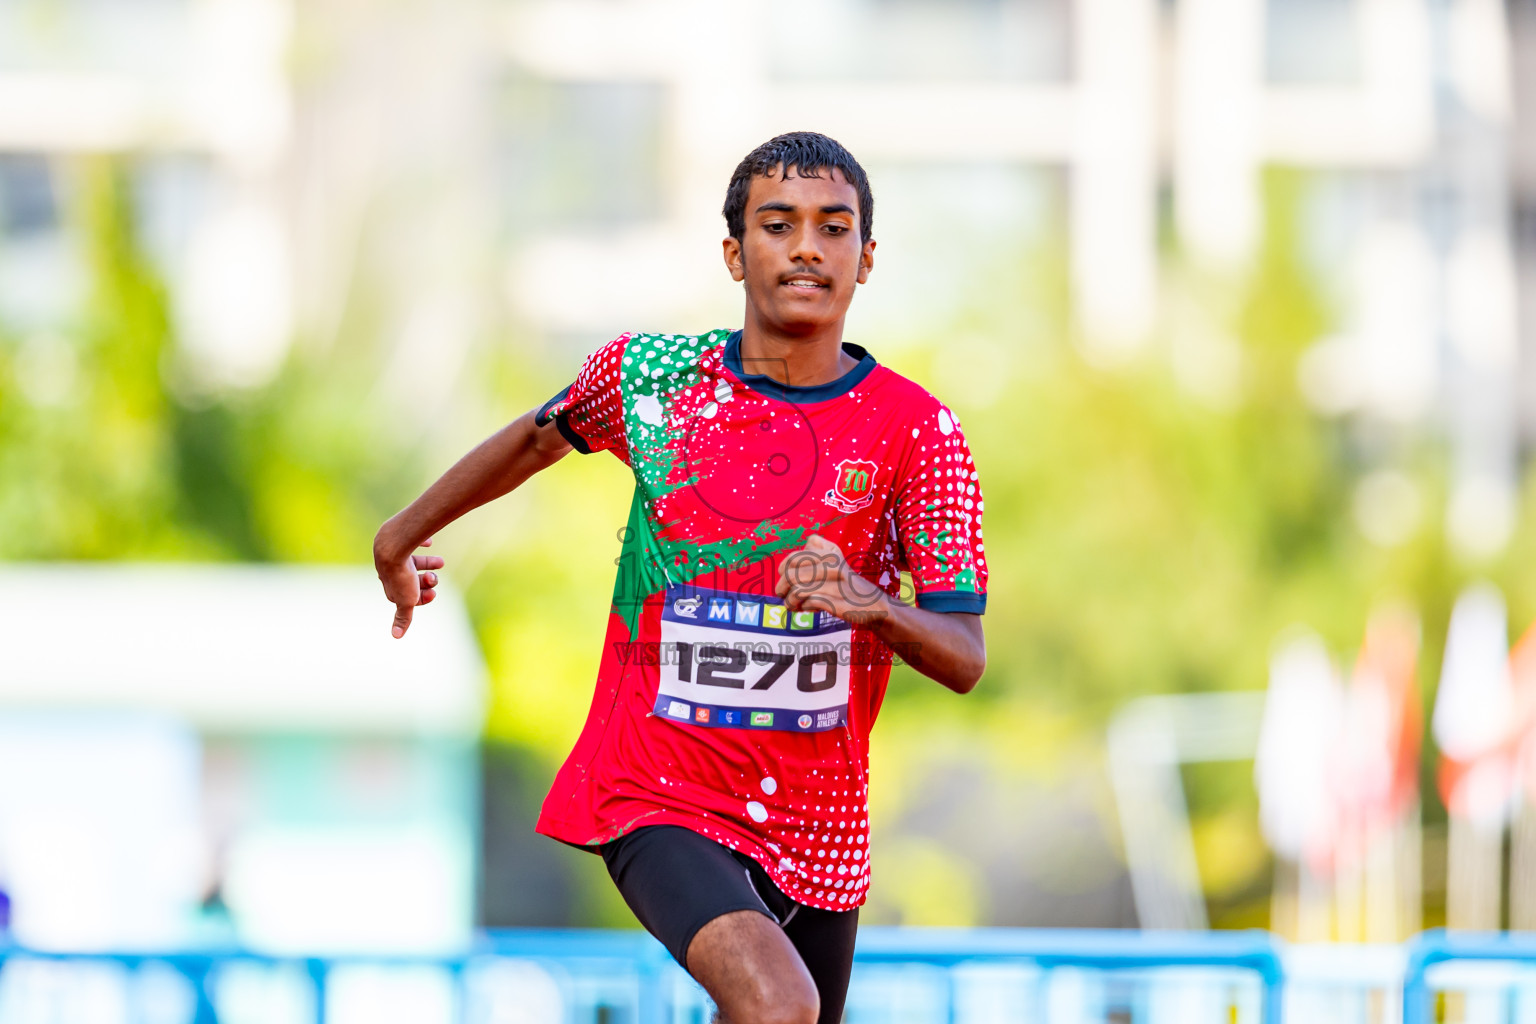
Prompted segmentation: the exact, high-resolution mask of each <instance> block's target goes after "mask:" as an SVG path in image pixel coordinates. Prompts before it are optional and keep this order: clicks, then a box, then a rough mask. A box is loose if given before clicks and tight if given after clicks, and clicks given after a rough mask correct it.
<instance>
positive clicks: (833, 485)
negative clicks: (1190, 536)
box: [537, 330, 987, 910]
mask: <svg viewBox="0 0 1536 1024" xmlns="http://www.w3.org/2000/svg"><path fill="white" fill-rule="evenodd" d="M740 346H741V332H740V331H736V332H734V333H733V332H729V331H723V330H722V331H712V332H710V333H708V334H704V335H697V336H690V335H670V334H667V335H643V334H633V335H631V334H626V335H623V336H621V337H619V338H616V339H615V340H613V341H612V342H609V343H608V344H607V345H604V346H603V347H602V348H600V349H598V350H597V351H596V352H595V353H593V354H592V355H591V356H589V357H588V358H587V360H586V361H585V363H584V364H583V365H582V367H581V370H580V372H579V373H578V374H577V375H576V380H575V382H574V383H573V384H571V385H570V386H569V387H567V388H566V389H565V390H563V391H561V392H560V394H558V395H556V396H555V397H554V398H552V399H550V401H549V402H547V403H545V405H544V406H543V408H541V409H540V410H539V412H538V415H537V422H538V423H539V424H540V425H542V424H545V423H548V422H549V421H550V420H551V419H553V420H554V421H555V423H556V424H557V426H558V428H559V430H560V432H561V434H563V435H564V436H565V438H566V439H567V440H568V441H570V443H571V444H572V446H573V447H575V448H576V449H577V450H578V451H580V452H584V453H590V452H595V451H600V450H603V449H606V450H608V451H611V452H613V453H614V454H615V455H616V456H618V458H619V459H621V460H622V461H623V462H624V463H625V464H626V465H628V466H629V467H630V469H631V470H632V471H633V473H634V477H635V492H634V498H633V500H632V503H631V506H630V512H629V523H628V526H627V527H626V529H625V531H624V533H623V535H622V536H623V537H624V546H623V550H622V553H621V555H620V558H619V572H618V580H617V583H616V585H615V587H614V596H613V607H612V610H611V612H610V613H609V616H608V629H607V636H606V638H605V642H604V646H603V654H602V662H601V667H600V668H599V670H598V678H597V688H596V692H595V693H594V694H593V697H592V707H591V710H590V711H589V713H588V715H587V721H586V725H585V727H584V728H583V730H582V733H581V737H580V738H579V739H578V740H577V742H576V746H575V749H574V750H573V751H572V752H571V755H570V757H569V758H567V759H566V762H565V764H564V765H563V766H562V767H561V769H560V772H559V774H558V775H557V776H556V777H555V783H554V786H553V788H552V789H551V790H550V792H549V795H548V797H546V798H545V801H544V807H543V811H542V813H541V815H540V817H539V824H538V830H539V831H540V832H542V833H544V834H545V835H549V836H552V837H554V838H556V839H560V840H564V841H565V842H568V843H573V844H576V845H581V846H592V845H595V844H599V843H603V842H607V841H608V840H611V839H615V838H617V837H618V836H621V835H623V834H625V833H626V832H628V831H629V830H631V829H633V828H636V827H638V826H641V825H681V826H684V827H686V828H690V829H692V830H694V831H695V832H698V833H700V834H701V835H704V836H707V837H708V838H710V839H713V840H715V841H716V842H719V843H721V844H723V845H724V846H727V847H729V848H730V849H733V850H738V851H740V852H742V853H744V854H746V855H748V856H750V857H752V858H753V859H754V860H756V861H757V862H758V863H760V864H762V866H763V867H764V869H765V870H766V871H767V872H768V874H769V876H770V877H771V878H772V879H773V880H774V882H775V884H777V885H778V886H779V888H780V889H782V890H783V891H784V893H785V894H786V895H788V896H790V897H791V898H793V899H795V900H798V901H799V902H801V903H805V904H807V905H809V906H815V907H822V908H825V909H829V910H846V909H849V908H851V907H856V906H859V905H860V904H862V903H863V902H864V895H865V891H866V890H867V888H868V885H869V845H868V840H869V806H868V791H869V790H868V770H869V756H868V739H869V730H870V727H871V726H872V725H873V724H874V721H875V716H876V715H877V714H878V713H879V710H880V702H881V700H882V699H883V698H884V696H885V686H886V681H887V679H888V678H889V677H890V670H891V660H892V652H891V650H890V649H889V648H888V647H887V646H886V645H885V644H884V643H883V642H882V641H880V640H879V639H878V638H877V637H876V636H875V635H874V634H873V633H872V632H870V631H869V630H866V629H860V628H855V627H852V626H850V625H849V624H848V623H846V622H844V621H843V620H841V619H838V618H835V617H834V616H832V615H831V614H830V613H827V612H791V611H789V609H788V608H786V607H785V605H784V602H783V601H782V600H780V599H779V598H777V597H775V596H774V588H775V585H776V584H777V582H778V578H779V567H780V564H781V562H782V561H783V560H784V558H786V557H787V556H788V555H789V554H790V553H792V552H794V551H796V550H798V549H800V548H801V547H803V546H804V544H805V540H806V538H807V537H809V536H810V535H811V534H813V533H815V534H819V535H820V536H822V537H824V538H826V539H827V540H830V541H832V542H833V543H835V544H837V545H838V546H839V547H840V548H841V549H842V551H843V553H844V555H845V556H846V558H847V560H848V562H849V564H850V565H851V566H852V568H853V569H854V571H855V572H857V573H858V574H859V575H860V576H861V577H862V578H863V579H865V580H867V581H869V583H870V584H872V585H873V587H878V588H880V589H881V590H884V591H885V592H886V593H888V594H890V595H892V596H893V597H895V596H899V595H900V592H901V579H900V575H901V573H903V572H905V573H908V574H909V577H910V581H911V588H912V592H913V593H914V594H915V600H916V603H917V605H918V607H920V608H925V609H928V610H931V611H938V612H970V613H975V614H980V613H982V612H983V611H984V610H985V608H986V583H987V568H986V557H985V552H984V548H983V546H982V538H981V513H982V499H981V485H980V483H979V482H978V478H977V473H976V467H975V464H974V463H973V462H972V459H971V453H970V450H969V448H968V447H967V446H966V443H965V436H964V435H963V434H962V433H961V430H960V421H959V419H958V417H956V416H955V414H954V413H953V412H951V411H950V410H949V409H948V408H946V407H945V406H944V405H943V404H941V403H940V402H939V401H938V399H936V398H934V397H933V396H932V395H930V394H929V393H928V392H926V391H924V390H923V389H922V388H920V387H918V386H917V385H916V384H914V383H912V382H911V381H909V380H907V379H906V378H904V377H902V376H900V375H899V374H897V373H894V372H892V371H891V370H889V369H887V368H885V367H883V366H880V365H878V364H877V363H876V362H875V360H874V358H873V357H872V356H870V355H869V354H868V353H866V352H865V351H864V350H863V349H862V348H860V347H859V346H857V345H852V344H845V345H844V346H843V350H844V351H845V352H847V353H848V354H849V355H850V356H852V357H853V358H855V359H857V360H858V365H857V366H856V367H855V368H854V369H852V370H850V371H848V373H846V374H844V375H843V376H842V377H840V378H839V379H837V380H835V381H832V382H831V383H829V384H822V385H816V386H812V387H801V386H793V385H786V384H781V383H779V382H778V381H776V380H774V379H773V378H772V377H771V376H769V375H767V374H766V373H756V372H748V371H751V370H754V369H759V368H758V367H745V368H744V367H743V366H742V362H741V348H740ZM897 653H899V652H897Z"/></svg>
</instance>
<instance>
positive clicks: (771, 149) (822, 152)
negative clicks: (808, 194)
mask: <svg viewBox="0 0 1536 1024" xmlns="http://www.w3.org/2000/svg"><path fill="white" fill-rule="evenodd" d="M791 167H793V168H794V169H795V171H796V172H797V173H796V176H797V177H801V178H819V177H821V175H820V174H818V173H817V172H818V171H820V170H822V169H824V168H828V167H831V168H836V169H837V170H839V171H841V172H842V173H843V177H844V179H846V180H847V182H848V183H849V184H850V185H852V186H853V187H854V190H855V191H856V192H858V194H859V233H860V234H861V235H862V236H863V240H864V241H866V242H867V241H869V239H870V235H871V233H872V232H873V230H874V224H875V195H874V193H873V192H871V191H870V190H869V175H867V174H865V173H864V168H862V167H860V166H859V162H858V161H857V160H855V159H854V158H853V154H852V153H850V152H848V151H847V150H846V149H844V148H843V146H842V144H841V143H840V142H838V141H837V140H836V139H831V138H828V137H827V136H825V135H822V134H820V133H818V132H787V133H785V134H784V135H776V136H774V137H773V138H771V139H769V140H768V141H767V142H765V143H763V144H762V145H761V146H758V147H757V148H756V149H754V150H753V151H752V152H750V153H748V154H747V155H746V156H745V157H744V158H743V159H742V161H741V163H739V164H737V165H736V170H735V172H734V173H733V174H732V175H731V184H730V186H729V187H728V188H727V189H726V190H725V209H723V210H721V211H720V212H721V213H723V214H725V228H726V230H727V231H729V232H730V233H731V237H732V238H734V239H736V240H737V241H740V240H741V236H742V234H743V233H744V232H745V231H746V229H747V192H748V190H749V189H751V187H752V179H753V178H764V177H767V176H769V175H771V174H773V173H774V172H775V171H780V170H781V169H782V171H781V173H782V174H783V176H784V177H785V178H788V177H789V170H790V168H791Z"/></svg>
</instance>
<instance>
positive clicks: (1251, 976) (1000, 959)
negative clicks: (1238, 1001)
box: [0, 928, 1282, 1024]
mask: <svg viewBox="0 0 1536 1024" xmlns="http://www.w3.org/2000/svg"><path fill="white" fill-rule="evenodd" d="M1073 971H1080V972H1102V977H1103V978H1105V979H1111V978H1112V979H1117V981H1116V984H1119V985H1121V986H1122V987H1135V986H1142V987H1148V986H1151V987H1156V986H1157V985H1158V984H1164V983H1165V982H1166V981H1167V979H1168V978H1170V977H1173V976H1174V975H1176V974H1177V972H1179V971H1183V972H1186V974H1185V975H1184V976H1185V977H1186V980H1187V977H1188V972H1191V971H1195V972H1199V971H1206V972H1207V973H1206V974H1199V975H1198V977H1196V978H1195V983H1196V984H1199V983H1202V982H1208V981H1210V980H1211V979H1212V978H1213V977H1217V976H1218V975H1219V976H1220V977H1223V978H1225V977H1226V976H1227V975H1228V974H1232V975H1235V976H1236V977H1237V979H1238V980H1237V981H1235V982H1233V981H1230V979H1229V981H1228V982H1224V983H1223V984H1227V985H1229V987H1230V986H1232V985H1236V986H1237V987H1240V988H1242V989H1243V990H1245V991H1247V990H1250V989H1251V990H1254V996H1255V998H1254V1005H1253V1013H1252V1014H1250V1013H1248V1012H1245V1013H1244V1014H1242V1015H1241V1016H1242V1017H1243V1018H1244V1019H1252V1016H1253V1015H1257V1014H1262V1018H1263V1020H1264V1021H1265V1022H1266V1024H1278V1022H1279V1021H1280V1019H1281V1018H1280V996H1281V981H1282V977H1281V973H1282V972H1281V966H1280V958H1279V956H1278V954H1277V951H1276V948H1275V943H1274V941H1273V940H1272V939H1271V938H1270V937H1269V936H1268V935H1267V934H1266V933H1263V932H1225V933H1183V934H1179V933H1166V932H1165V933H1156V932H1129V931H1096V930H1088V929H1082V930H1028V929H963V930H962V929H897V928H866V929H863V930H861V931H860V933H859V940H858V946H857V950H856V953H855V965H854V986H853V989H854V992H853V994H854V995H855V996H858V997H859V998H855V999H851V1001H850V1006H849V1013H848V1020H849V1022H850V1024H856V1022H857V1021H882V1022H883V1021H887V1020H893V1019H901V1020H913V1021H916V1020H923V1021H943V1022H951V1024H952V1022H957V1021H972V1020H993V1019H1009V1020H1039V1021H1046V1020H1056V1019H1063V1018H1072V1024H1078V1020H1080V1019H1084V1018H1082V1017H1081V1016H1076V1015H1074V1013H1073V1012H1068V1011H1067V1010H1065V1009H1064V1008H1063V1007H1064V1004H1062V1003H1061V1002H1060V1000H1057V1001H1056V1002H1055V1003H1050V1004H1049V1005H1047V1002H1046V1001H1045V998H1046V997H1045V995H1044V994H1042V993H1046V994H1048V993H1049V992H1050V991H1051V990H1052V987H1053V983H1054V982H1056V981H1060V980H1061V978H1062V977H1065V976H1068V975H1070V973H1071V972H1073ZM1211 971H1215V972H1217V974H1216V975H1212V974H1210V973H1209V972H1211ZM1029 972H1033V973H1029ZM1223 972H1225V973H1223ZM1026 975H1027V983H1022V982H1021V983H1020V984H1012V983H1013V982H1020V979H1025V978H1026ZM1095 976H1100V975H1098V974H1096V975H1095ZM1243 979H1246V980H1243ZM1003 982H1007V983H1009V984H1002V983H1003ZM1010 985H1011V986H1012V987H1010ZM1056 987H1058V988H1059V987H1060V986H1059V985H1058V986H1056ZM1068 987H1069V988H1070V987H1071V986H1068ZM921 992H926V993H928V995H929V996H931V997H932V998H930V999H929V1000H928V1002H924V1001H923V999H921V998H914V997H913V993H921ZM988 992H990V993H992V997H993V998H994V1000H995V1001H994V1003H992V1004H984V1003H978V1001H977V1000H978V999H980V998H982V996H984V995H985V994H986V993H988ZM1029 992H1033V993H1035V994H1036V996H1038V998H1039V999H1040V1000H1042V1001H1041V1002H1040V1003H1039V1005H1037V1006H1033V1007H1032V1008H1031V1007H1020V1006H1019V1005H1017V1004H1018V1002H1019V1000H1021V999H1023V998H1025V996H1024V995H1023V993H1029ZM860 993H862V995H860ZM979 993H980V995H978V994H979ZM876 997H880V998H876ZM880 999H883V1000H884V1001H883V1002H882V1001H880ZM996 1000H1001V1002H997V1001H996ZM1005 1004H1006V1005H1005ZM1074 1005H1075V1004H1074ZM108 1006H113V1007H116V1009H114V1010H112V1011H111V1012H106V1011H104V1010H101V1008H102V1007H108ZM988 1006H993V1007H1001V1008H1002V1011H1006V1012H1001V1011H998V1012H989V1010H988ZM93 1007H94V1008H96V1009H94V1010H93V1009H92V1008H93ZM978 1007H979V1009H978ZM708 1010H709V1005H708V1002H707V998H706V997H705V996H704V993H703V991H702V990H701V989H699V988H698V986H697V985H696V984H695V983H694V982H693V981H692V979H690V978H688V976H687V975H686V974H685V973H684V972H683V971H682V970H681V969H680V968H679V967H678V966H677V965H676V964H675V963H674V962H673V961H672V959H671V957H670V956H668V954H667V953H666V951H665V950H664V949H662V947H661V946H660V945H659V944H658V943H657V942H656V941H655V940H654V939H652V938H651V937H650V936H648V935H646V934H645V933H643V932H639V931H632V932H617V931H613V932H604V931H538V930H528V931H499V932H493V933H490V934H487V935H484V936H483V937H481V939H480V940H478V941H477V943H476V944H475V947H474V948H473V949H470V950H466V951H464V952H463V953H462V954H460V955H455V956H443V957H422V956H350V957H325V958H313V957H281V956H267V955H260V954H255V953H251V952H247V951H242V950H221V951H198V952H165V953H150V952H145V953H113V954H106V953H99V954H71V953H57V952H39V951H34V950H25V949H19V948H16V947H4V946H0V1021H3V1022H4V1024H63V1022H68V1024H92V1022H93V1021H95V1020H103V1021H107V1020H110V1021H117V1022H124V1024H226V1022H230V1021H238V1022H245V1021H260V1022H263V1024H277V1022H283V1024H300V1022H302V1024H310V1022H314V1024H349V1022H350V1021H353V1020H369V1021H370V1022H373V1024H376V1022H378V1021H381V1020H387V1019H391V1018H395V1019H401V1020H411V1021H413V1022H423V1024H424V1022H427V1021H438V1020H440V1021H443V1022H445V1024H446V1022H448V1021H454V1022H458V1021H463V1022H477V1024H478V1022H480V1021H504V1020H514V1021H520V1022H521V1021H529V1022H534V1021H538V1022H542V1021H550V1022H551V1024H578V1022H597V1024H603V1022H612V1024H624V1022H628V1024H705V1022H706V1021H707V1019H708V1017H707V1014H708ZM1235 1014H1236V1010H1235V1009H1225V1008H1223V1009H1221V1011H1220V1013H1219V1014H1218V1015H1217V1016H1218V1017H1219V1019H1220V1020H1222V1021H1226V1020H1228V1019H1231V1018H1233V1016H1234V1015H1235ZM1104 1015H1105V1013H1104V1012H1103V1010H1102V1007H1101V1012H1100V1013H1099V1017H1100V1019H1102V1018H1103V1016H1104ZM1178 1016H1179V1015H1178V1014H1177V1013H1176V1012H1175V1013H1172V1014H1169V1013H1163V1014H1161V1017H1162V1018H1163V1019H1168V1018H1170V1017H1172V1018H1174V1019H1177V1017H1178ZM1130 1017H1131V1018H1132V1019H1133V1020H1136V1021H1138V1022H1139V1021H1141V1020H1142V1019H1145V1018H1146V1017H1150V1018H1158V1017H1159V1015H1158V1014H1153V1013H1147V1014H1145V1015H1144V1014H1142V1013H1136V1012H1133V1013H1130Z"/></svg>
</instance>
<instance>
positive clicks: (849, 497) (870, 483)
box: [821, 459, 876, 513]
mask: <svg viewBox="0 0 1536 1024" xmlns="http://www.w3.org/2000/svg"><path fill="white" fill-rule="evenodd" d="M875 470H876V467H875V464H874V463H873V462H871V461H869V460H868V459H844V460H843V461H842V462H839V463H838V464H837V479H836V480H835V481H833V484H832V489H831V490H829V491H827V493H826V494H825V495H824V496H823V497H822V499H821V500H822V501H825V502H826V503H827V504H828V505H831V506H832V507H833V508H835V509H837V510H838V511H839V512H845V513H846V512H857V511H858V510H859V509H861V508H868V507H869V504H870V502H872V501H874V500H875V488H874V484H875Z"/></svg>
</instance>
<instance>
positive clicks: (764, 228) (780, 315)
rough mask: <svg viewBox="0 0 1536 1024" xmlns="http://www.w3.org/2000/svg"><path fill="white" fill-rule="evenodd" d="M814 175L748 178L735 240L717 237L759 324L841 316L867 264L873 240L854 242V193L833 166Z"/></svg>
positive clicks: (808, 327) (783, 325) (794, 327)
mask: <svg viewBox="0 0 1536 1024" xmlns="http://www.w3.org/2000/svg"><path fill="white" fill-rule="evenodd" d="M820 175H821V176H820V177H817V178H802V177H800V176H799V175H796V174H791V175H790V177H789V178H787V179H784V178H783V174H782V172H775V173H774V174H771V175H766V176H760V177H756V178H753V179H752V185H751V188H750V189H749V190H748V192H747V208H746V218H745V219H746V224H745V229H744V230H743V232H742V237H741V241H740V242H738V241H737V240H736V239H734V238H727V239H726V240H725V262H726V265H727V266H728V267H730V270H731V276H732V277H733V278H735V279H736V280H738V281H742V282H744V283H745V284H746V287H747V302H748V304H749V305H750V306H751V307H752V308H753V309H754V310H755V311H756V314H757V317H758V320H759V322H762V323H765V324H772V325H774V326H776V327H778V328H780V329H782V330H785V331H787V332H789V333H796V334H798V333H805V332H809V331H814V330H816V329H817V328H818V327H822V326H825V325H829V324H833V323H836V322H837V321H839V320H841V319H842V318H843V316H844V315H845V314H846V313H847V312H848V303H850V302H851V301H853V290H854V284H855V283H858V284H863V283H864V282H865V281H866V280H867V279H868V278H869V271H870V269H871V268H872V267H873V266H874V252H875V243H874V242H873V241H869V242H864V241H861V240H860V231H859V195H858V192H857V191H856V190H855V189H854V187H853V186H852V185H851V184H849V183H848V181H847V180H846V179H844V178H843V176H842V175H841V174H840V173H838V171H837V170H836V169H834V168H823V169H822V170H821V171H820Z"/></svg>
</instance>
